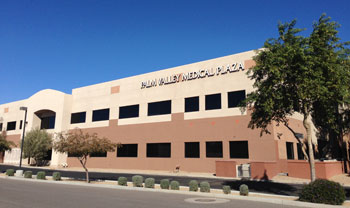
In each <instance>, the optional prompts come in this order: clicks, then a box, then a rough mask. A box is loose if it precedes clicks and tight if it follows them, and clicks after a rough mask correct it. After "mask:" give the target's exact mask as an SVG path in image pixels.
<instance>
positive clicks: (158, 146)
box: [147, 143, 171, 157]
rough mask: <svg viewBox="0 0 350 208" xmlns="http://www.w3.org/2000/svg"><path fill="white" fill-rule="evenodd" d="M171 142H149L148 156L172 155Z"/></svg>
mask: <svg viewBox="0 0 350 208" xmlns="http://www.w3.org/2000/svg"><path fill="white" fill-rule="evenodd" d="M170 155H171V144H170V143H149V144H147V157H170Z"/></svg>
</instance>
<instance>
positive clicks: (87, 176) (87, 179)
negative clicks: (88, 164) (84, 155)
mask: <svg viewBox="0 0 350 208" xmlns="http://www.w3.org/2000/svg"><path fill="white" fill-rule="evenodd" d="M84 169H85V173H86V182H87V183H90V178H89V171H88V169H87V168H85V167H84Z"/></svg>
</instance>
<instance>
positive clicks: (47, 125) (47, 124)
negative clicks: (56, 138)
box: [40, 116, 56, 129]
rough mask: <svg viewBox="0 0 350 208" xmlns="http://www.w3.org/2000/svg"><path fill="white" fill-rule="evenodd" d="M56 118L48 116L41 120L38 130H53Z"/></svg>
mask: <svg viewBox="0 0 350 208" xmlns="http://www.w3.org/2000/svg"><path fill="white" fill-rule="evenodd" d="M55 119H56V116H48V117H42V118H41V126H40V129H54V128H55Z"/></svg>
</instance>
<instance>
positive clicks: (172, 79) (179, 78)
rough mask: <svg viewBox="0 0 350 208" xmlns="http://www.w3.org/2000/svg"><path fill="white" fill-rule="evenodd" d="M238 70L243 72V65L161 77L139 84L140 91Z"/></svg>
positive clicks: (230, 65)
mask: <svg viewBox="0 0 350 208" xmlns="http://www.w3.org/2000/svg"><path fill="white" fill-rule="evenodd" d="M240 70H241V71H244V64H243V63H234V64H228V65H227V66H226V67H224V66H218V67H217V68H216V69H214V68H211V69H201V70H198V71H193V72H188V73H181V74H174V75H170V76H168V77H162V78H159V79H152V80H147V81H143V82H141V89H144V88H150V87H156V86H162V85H168V84H174V83H177V82H184V81H189V80H194V79H200V78H207V77H212V76H215V75H216V76H219V75H225V74H228V72H229V73H233V72H238V71H240Z"/></svg>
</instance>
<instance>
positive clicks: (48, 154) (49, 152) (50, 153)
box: [44, 149, 52, 160]
mask: <svg viewBox="0 0 350 208" xmlns="http://www.w3.org/2000/svg"><path fill="white" fill-rule="evenodd" d="M51 157H52V149H49V150H47V152H46V156H45V157H44V160H51Z"/></svg>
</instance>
